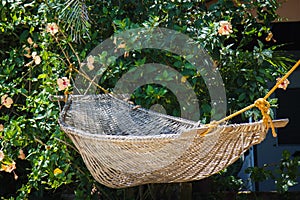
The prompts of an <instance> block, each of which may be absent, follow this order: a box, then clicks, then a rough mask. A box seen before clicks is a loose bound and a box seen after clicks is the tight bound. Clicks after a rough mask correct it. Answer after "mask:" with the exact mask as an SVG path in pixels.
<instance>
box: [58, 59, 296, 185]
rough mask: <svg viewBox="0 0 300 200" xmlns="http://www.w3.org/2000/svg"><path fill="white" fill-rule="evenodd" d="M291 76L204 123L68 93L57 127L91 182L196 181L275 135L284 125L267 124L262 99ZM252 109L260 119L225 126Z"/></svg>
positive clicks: (107, 98)
mask: <svg viewBox="0 0 300 200" xmlns="http://www.w3.org/2000/svg"><path fill="white" fill-rule="evenodd" d="M299 64H300V61H298V63H297V64H296V65H295V66H294V67H293V68H292V70H291V71H293V70H295V68H296V67H297V66H298V65H299ZM290 73H291V72H289V73H288V74H286V75H285V76H284V77H283V78H282V79H281V81H279V82H278V83H277V84H276V85H275V86H274V87H273V88H272V90H270V92H269V93H268V94H267V95H266V96H265V97H264V98H261V99H258V100H257V101H256V102H255V103H254V104H252V105H250V106H248V107H246V108H244V109H242V110H240V111H238V112H236V113H234V114H232V115H230V116H228V117H226V118H224V119H222V120H220V121H217V122H213V123H210V124H208V125H203V124H199V123H198V122H195V121H190V120H186V119H182V118H178V117H172V116H168V115H164V114H160V113H157V112H154V111H151V110H146V109H143V108H136V107H135V106H134V105H132V104H130V103H128V102H126V101H124V100H121V99H122V98H123V97H122V96H119V97H118V98H117V97H116V96H115V95H112V94H100V95H74V96H72V95H71V96H70V97H69V98H68V101H67V102H66V104H65V106H64V109H63V111H62V112H61V115H60V118H59V124H60V126H61V128H62V130H63V131H65V132H66V133H67V134H68V136H69V137H70V138H71V140H72V141H73V143H74V145H75V146H76V148H77V149H78V151H79V153H80V154H81V156H82V158H83V160H84V162H85V164H86V166H87V168H88V170H89V171H90V172H91V174H92V176H93V177H94V178H95V180H97V181H98V182H100V183H101V184H104V185H106V186H108V187H112V188H124V187H131V186H137V185H141V184H147V183H171V182H187V181H193V180H199V179H203V178H205V177H208V176H211V175H213V174H215V173H217V172H219V171H220V170H222V169H224V168H226V167H227V166H229V165H231V164H232V163H234V162H235V161H236V160H237V159H239V158H240V156H241V155H242V154H243V153H244V152H245V151H247V150H248V149H249V148H250V147H251V146H253V145H255V144H259V143H260V142H262V141H263V140H264V139H265V137H266V134H267V131H268V129H269V128H272V132H273V135H274V136H276V135H275V128H276V127H277V128H279V127H284V126H285V125H286V124H287V123H288V120H286V119H285V120H274V121H272V120H271V118H270V116H269V107H270V105H269V103H268V102H267V101H266V99H267V98H268V97H269V96H270V95H271V93H272V92H274V90H275V89H276V88H277V87H278V85H279V84H280V83H281V82H282V81H284V80H285V79H286V78H287V76H288V75H289V74H290ZM253 107H258V108H259V109H260V110H261V112H262V115H263V119H262V121H259V122H254V123H242V124H226V123H225V124H224V122H226V121H227V120H229V119H230V118H232V117H234V116H236V115H238V114H240V113H242V112H244V111H246V110H249V109H251V108H253Z"/></svg>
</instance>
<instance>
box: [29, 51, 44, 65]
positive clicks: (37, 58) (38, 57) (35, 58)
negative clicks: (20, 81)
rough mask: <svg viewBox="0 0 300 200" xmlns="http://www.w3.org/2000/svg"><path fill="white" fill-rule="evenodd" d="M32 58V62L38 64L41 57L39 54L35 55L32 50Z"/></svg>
mask: <svg viewBox="0 0 300 200" xmlns="http://www.w3.org/2000/svg"><path fill="white" fill-rule="evenodd" d="M31 55H32V58H33V60H34V63H35V64H36V65H38V64H40V63H41V62H42V59H41V57H40V56H39V55H37V53H36V52H35V51H34V52H32V54H31Z"/></svg>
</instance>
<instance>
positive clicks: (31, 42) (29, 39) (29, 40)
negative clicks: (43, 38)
mask: <svg viewBox="0 0 300 200" xmlns="http://www.w3.org/2000/svg"><path fill="white" fill-rule="evenodd" d="M27 42H28V44H30V45H32V44H33V40H32V39H31V37H29V38H27Z"/></svg>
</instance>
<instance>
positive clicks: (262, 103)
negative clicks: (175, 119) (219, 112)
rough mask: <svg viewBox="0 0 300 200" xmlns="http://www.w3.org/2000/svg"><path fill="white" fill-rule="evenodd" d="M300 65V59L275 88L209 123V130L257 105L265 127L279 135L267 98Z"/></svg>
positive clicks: (203, 134) (273, 133)
mask: <svg viewBox="0 0 300 200" xmlns="http://www.w3.org/2000/svg"><path fill="white" fill-rule="evenodd" d="M299 65H300V60H298V62H297V63H296V64H295V65H294V66H293V67H292V68H291V69H290V70H289V71H288V72H287V73H286V74H285V75H284V76H283V77H282V78H281V79H280V80H279V81H278V82H277V83H276V84H275V85H274V86H273V88H272V89H271V90H270V91H269V92H268V93H267V94H266V95H265V96H264V97H263V98H259V99H257V100H256V101H255V102H254V103H253V104H251V105H249V106H247V107H245V108H243V109H241V110H239V111H237V112H235V113H233V114H231V115H229V116H227V117H225V118H223V119H221V120H219V121H213V122H211V123H210V124H207V126H208V127H209V130H211V129H213V128H215V127H216V126H217V125H219V124H221V123H223V122H226V121H228V120H229V119H231V118H233V117H235V116H237V115H240V114H242V113H243V112H245V111H247V110H250V109H252V108H254V107H257V108H258V109H259V110H260V111H261V113H262V116H263V118H262V120H263V123H264V125H265V127H266V128H267V130H268V129H269V128H271V129H272V135H273V136H274V137H276V136H277V134H276V132H275V128H274V124H273V122H272V119H271V117H270V103H269V102H268V101H267V98H269V97H270V96H271V94H273V93H274V92H275V90H276V89H277V88H278V86H279V85H280V84H281V83H283V81H285V80H286V79H287V78H288V77H289V76H290V75H291V74H292V73H293V72H294V71H295V70H296V69H297V67H298V66H299ZM208 132H209V131H205V132H204V133H202V134H201V136H205V135H206V133H208Z"/></svg>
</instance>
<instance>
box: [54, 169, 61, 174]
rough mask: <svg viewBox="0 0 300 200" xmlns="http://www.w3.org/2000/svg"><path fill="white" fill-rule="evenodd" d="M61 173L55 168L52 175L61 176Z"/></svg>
mask: <svg viewBox="0 0 300 200" xmlns="http://www.w3.org/2000/svg"><path fill="white" fill-rule="evenodd" d="M62 172H63V171H62V170H61V169H59V168H56V169H55V170H54V171H53V174H54V175H58V174H61V173H62Z"/></svg>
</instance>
